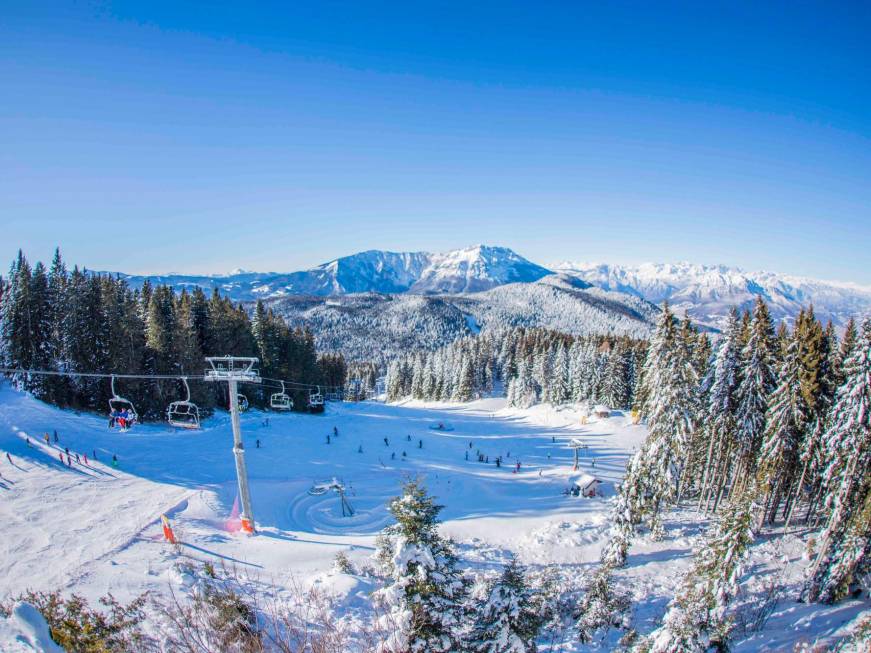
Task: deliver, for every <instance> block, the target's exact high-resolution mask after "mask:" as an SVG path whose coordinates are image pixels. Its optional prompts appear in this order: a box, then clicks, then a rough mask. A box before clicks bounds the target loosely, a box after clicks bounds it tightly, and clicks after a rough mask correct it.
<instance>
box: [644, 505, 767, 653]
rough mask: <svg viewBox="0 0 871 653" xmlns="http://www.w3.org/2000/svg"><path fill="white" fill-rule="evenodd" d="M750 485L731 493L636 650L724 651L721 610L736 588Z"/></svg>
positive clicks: (746, 540) (746, 539) (748, 522)
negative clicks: (675, 590) (677, 587)
mask: <svg viewBox="0 0 871 653" xmlns="http://www.w3.org/2000/svg"><path fill="white" fill-rule="evenodd" d="M754 495H755V488H750V489H748V490H747V491H745V492H743V493H742V494H741V495H740V496H736V497H733V499H732V500H730V501H729V502H728V504H727V505H726V508H725V509H724V510H723V511H722V513H721V514H720V516H719V518H718V520H717V522H716V524H715V525H714V526H713V527H712V528H711V531H710V532H709V533H708V535H707V537H706V538H705V543H704V545H703V546H702V547H701V548H700V549H699V550H698V551H696V553H695V555H694V558H693V566H692V568H691V570H690V571H689V573H688V574H687V575H686V577H685V578H684V581H683V584H682V586H681V588H680V590H679V591H678V593H677V595H676V596H675V598H674V599H672V601H671V603H669V606H668V609H667V611H666V613H665V616H664V617H663V619H662V625H661V626H660V627H659V628H658V629H656V630H655V631H653V632H652V633H651V634H650V635H649V636H648V637H647V638H646V640H645V642H644V643H642V644H641V645H640V646H639V647H638V648H639V649H640V650H644V651H645V652H648V653H706V652H707V651H710V650H711V649H712V648H713V649H715V650H728V649H727V644H728V638H729V631H730V629H731V623H730V620H729V618H728V615H727V613H726V611H727V608H728V605H729V602H730V600H731V599H732V598H733V597H734V596H735V594H736V593H737V591H738V581H739V579H740V576H741V573H742V567H741V561H742V559H743V558H744V557H745V555H746V553H747V550H748V548H749V546H750V543H751V542H752V541H753V530H752V528H753V515H754V512H755V510H756V509H757V508H756V505H755V503H754V498H753V497H754Z"/></svg>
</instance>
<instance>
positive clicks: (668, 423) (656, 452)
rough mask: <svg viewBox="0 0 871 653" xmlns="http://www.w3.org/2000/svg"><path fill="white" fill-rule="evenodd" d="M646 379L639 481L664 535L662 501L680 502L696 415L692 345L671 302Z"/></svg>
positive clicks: (656, 525) (650, 354) (649, 359)
mask: <svg viewBox="0 0 871 653" xmlns="http://www.w3.org/2000/svg"><path fill="white" fill-rule="evenodd" d="M644 378H645V390H644V396H645V400H644V411H645V415H646V417H647V428H648V435H647V439H646V440H645V441H644V444H643V445H642V448H641V452H640V454H639V455H640V456H641V459H642V460H641V464H640V468H641V469H642V470H643V471H642V476H641V478H640V481H641V483H643V486H644V488H645V491H646V494H647V495H648V496H649V497H650V500H649V501H646V502H645V513H646V517H647V518H648V520H649V521H650V526H651V529H652V530H653V534H654V536H655V537H660V536H661V535H662V523H661V517H660V511H661V510H662V508H663V507H664V504H666V503H670V502H674V501H678V500H680V496H681V490H682V484H683V483H684V481H685V479H684V478H683V472H684V470H685V468H686V463H687V457H688V453H689V450H690V447H689V445H690V440H691V438H692V436H693V433H694V430H695V428H696V421H697V419H698V399H697V390H698V379H697V378H696V376H695V369H694V367H693V364H692V357H691V351H690V343H689V342H688V341H687V340H686V338H685V337H682V335H681V334H679V333H678V332H677V329H676V328H675V324H674V318H673V315H672V314H671V311H670V310H669V309H668V306H667V305H666V306H665V307H664V309H663V312H662V316H661V317H660V320H659V323H658V325H657V329H656V333H655V334H654V336H653V338H652V340H651V343H650V348H649V351H648V356H647V361H646V363H645V375H644Z"/></svg>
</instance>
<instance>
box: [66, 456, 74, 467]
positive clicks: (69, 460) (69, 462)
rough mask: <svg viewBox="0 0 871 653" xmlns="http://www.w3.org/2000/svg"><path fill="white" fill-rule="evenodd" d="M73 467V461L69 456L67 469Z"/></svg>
mask: <svg viewBox="0 0 871 653" xmlns="http://www.w3.org/2000/svg"><path fill="white" fill-rule="evenodd" d="M72 466H73V459H72V458H70V457H69V456H67V467H72Z"/></svg>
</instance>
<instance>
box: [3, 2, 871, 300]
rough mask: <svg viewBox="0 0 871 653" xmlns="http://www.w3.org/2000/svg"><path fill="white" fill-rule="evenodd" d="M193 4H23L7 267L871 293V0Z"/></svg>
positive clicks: (16, 57)
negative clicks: (777, 274)
mask: <svg viewBox="0 0 871 653" xmlns="http://www.w3.org/2000/svg"><path fill="white" fill-rule="evenodd" d="M179 4H180V3H175V2H149V3H132V2H118V3H115V2H103V3H87V2H79V3H66V2H65V3H40V2H32V3H13V2H3V5H2V9H0V16H2V19H0V79H2V84H0V139H2V140H0V143H2V146H0V228H2V233H3V237H2V239H0V243H2V245H0V264H2V261H3V260H4V259H5V260H11V259H12V257H13V256H14V254H15V252H16V250H17V249H18V248H19V247H22V248H24V250H25V251H26V252H27V253H28V255H29V256H30V257H31V258H33V259H39V258H42V259H47V258H49V257H50V255H51V250H52V249H53V247H54V246H55V245H60V246H61V248H62V250H63V251H64V253H65V256H66V258H67V259H68V260H70V261H74V262H78V263H81V264H86V265H87V266H88V267H91V268H93V269H111V270H123V271H126V272H168V271H179V272H222V271H227V270H229V269H231V268H235V267H243V268H247V269H255V270H279V271H288V270H295V269H300V268H304V267H308V266H311V265H315V264H317V263H320V262H322V261H325V260H328V259H330V258H334V257H336V256H340V255H344V254H349V253H352V252H355V251H359V250H363V249H372V248H378V249H391V250H420V249H429V250H435V251H438V250H444V249H449V248H454V247H461V246H465V245H468V244H473V243H479V242H485V243H489V244H499V245H506V246H509V247H512V248H514V249H516V250H517V251H518V252H519V253H521V254H523V255H525V256H527V257H528V258H530V259H532V260H535V261H536V262H540V263H544V264H547V263H552V262H555V261H557V260H562V259H574V260H600V261H609V262H617V263H632V262H641V261H650V260H652V261H675V260H690V261H695V262H701V263H728V264H735V265H739V266H742V267H745V268H750V269H757V268H765V269H772V270H778V271H783V272H791V273H796V274H807V275H811V276H817V277H822V278H831V279H843V280H848V281H856V282H860V283H864V284H871V266H869V265H868V263H869V258H871V257H869V254H868V246H869V243H871V183H869V180H871V44H869V39H868V38H867V34H868V33H869V32H871V8H869V7H871V5H869V4H868V3H849V2H841V3H734V2H730V3H675V4H669V3H649V2H643V3H625V2H614V3H580V2H578V3H575V2H535V3H533V2H529V3H508V2H501V3H489V2H488V3H483V2H482V3H444V2H443V3H427V2H422V3H372V2H368V3H367V2H349V3H332V2H316V3H295V2H277V3H247V4H248V5H251V6H235V7H229V4H230V3H201V4H200V3H198V4H186V6H185V7H184V8H180V7H179V6H178V5H179ZM233 4H237V5H241V4H242V3H233ZM254 4H257V7H256V8H255V7H253V5H254ZM470 5H473V6H470ZM606 5H607V6H606ZM2 265H5V264H2Z"/></svg>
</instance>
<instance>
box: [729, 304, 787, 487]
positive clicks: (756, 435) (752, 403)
mask: <svg viewBox="0 0 871 653" xmlns="http://www.w3.org/2000/svg"><path fill="white" fill-rule="evenodd" d="M742 361H743V365H742V374H741V384H740V385H739V386H738V392H737V403H738V407H737V412H736V415H735V421H736V433H735V436H736V441H737V452H736V453H737V456H738V462H737V465H738V471H737V472H736V475H735V476H736V479H737V480H738V482H739V483H741V484H743V482H744V479H747V478H750V477H752V476H753V475H754V474H755V473H756V461H757V456H758V452H759V447H760V446H761V444H762V434H763V432H764V430H765V413H766V411H767V410H768V396H769V395H770V394H771V391H772V390H773V389H774V385H775V382H776V379H777V373H776V370H775V342H774V331H773V328H772V325H771V316H770V315H769V312H768V306H767V305H766V304H765V302H764V301H763V300H762V298H761V297H757V298H756V303H755V305H754V306H753V322H752V324H751V326H750V334H749V338H748V340H747V344H746V345H745V346H744V349H743V351H742Z"/></svg>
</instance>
